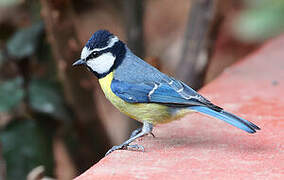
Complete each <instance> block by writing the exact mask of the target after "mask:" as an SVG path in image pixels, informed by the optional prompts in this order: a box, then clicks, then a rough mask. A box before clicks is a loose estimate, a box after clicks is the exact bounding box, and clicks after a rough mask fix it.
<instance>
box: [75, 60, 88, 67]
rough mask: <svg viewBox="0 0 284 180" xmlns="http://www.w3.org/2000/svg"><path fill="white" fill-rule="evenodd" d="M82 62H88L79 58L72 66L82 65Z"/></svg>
mask: <svg viewBox="0 0 284 180" xmlns="http://www.w3.org/2000/svg"><path fill="white" fill-rule="evenodd" d="M82 64H86V62H85V61H84V59H78V60H77V61H76V62H74V63H73V64H72V66H79V65H82Z"/></svg>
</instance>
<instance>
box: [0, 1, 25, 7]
mask: <svg viewBox="0 0 284 180" xmlns="http://www.w3.org/2000/svg"><path fill="white" fill-rule="evenodd" d="M22 2H23V1H21V0H0V6H2V7H9V6H15V5H18V4H20V3H22Z"/></svg>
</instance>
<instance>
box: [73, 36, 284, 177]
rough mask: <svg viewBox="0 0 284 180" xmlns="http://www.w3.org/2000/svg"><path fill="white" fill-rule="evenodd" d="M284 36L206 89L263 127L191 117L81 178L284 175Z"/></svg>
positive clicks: (205, 92) (119, 153) (164, 127)
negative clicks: (244, 128)
mask: <svg viewBox="0 0 284 180" xmlns="http://www.w3.org/2000/svg"><path fill="white" fill-rule="evenodd" d="M283 46H284V36H282V37H278V38H276V39H275V40H272V41H271V42H269V43H268V44H266V45H265V46H264V47H262V48H261V49H260V50H258V51H256V52H255V53H254V54H252V55H250V56H248V57H247V58H245V59H244V60H242V61H240V62H239V63H237V64H235V65H234V66H232V67H230V68H228V69H227V70H226V71H225V72H224V73H223V74H222V75H221V76H220V77H219V78H217V79H216V80H215V81H213V82H212V83H210V84H209V85H207V86H206V87H204V88H203V89H202V90H201V93H202V94H203V95H204V96H206V97H208V98H209V99H211V100H212V101H213V102H214V103H216V104H217V105H220V106H222V107H224V108H225V109H226V110H228V111H230V112H233V113H235V114H237V115H239V116H241V117H244V118H246V119H248V120H250V121H252V122H254V123H256V124H257V125H258V126H259V127H261V128H262V130H261V131H259V132H258V133H256V134H253V135H251V134H248V133H246V132H243V131H241V130H239V129H237V128H234V127H232V126H230V125H228V124H226V123H224V122H222V121H220V120H217V119H212V118H209V117H206V116H203V115H200V114H193V115H188V116H186V117H185V118H183V119H181V120H179V121H175V122H172V123H169V124H165V125H160V126H157V127H156V128H155V129H154V134H155V135H156V138H152V137H151V136H147V137H144V138H142V139H139V140H138V141H136V143H139V144H141V145H143V146H144V147H145V150H146V151H145V152H135V151H116V152H113V153H112V154H110V155H109V156H107V157H105V158H104V159H102V160H101V161H100V162H99V163H97V164H95V165H94V166H93V167H91V168H90V169H89V170H88V171H86V172H85V173H83V174H82V175H81V176H79V177H77V180H86V179H154V178H157V179H189V178H190V179H199V178H202V179H204V178H207V179H213V178H214V179H284V140H283V139H284V98H283V94H284V51H283Z"/></svg>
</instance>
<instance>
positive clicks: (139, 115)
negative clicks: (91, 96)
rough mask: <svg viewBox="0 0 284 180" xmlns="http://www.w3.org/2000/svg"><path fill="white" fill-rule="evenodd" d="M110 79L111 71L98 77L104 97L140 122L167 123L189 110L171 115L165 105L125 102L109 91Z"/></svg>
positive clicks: (111, 77) (111, 76)
mask: <svg viewBox="0 0 284 180" xmlns="http://www.w3.org/2000/svg"><path fill="white" fill-rule="evenodd" d="M112 79H113V72H111V73H110V74H108V75H107V76H105V77H104V78H101V79H99V83H100V85H101V88H102V90H103V92H104V94H105V96H106V98H107V99H108V100H109V101H110V102H111V103H112V104H113V105H114V106H115V107H116V108H117V109H119V110H120V111H121V112H122V113H124V114H126V115H128V116H129V117H131V118H133V119H136V120H138V121H140V122H143V121H147V122H149V123H152V124H160V123H167V122H170V121H173V120H176V119H178V118H181V117H183V116H184V115H185V114H186V113H188V112H190V110H188V109H181V111H179V112H177V113H176V114H175V115H174V116H172V114H171V112H170V109H169V107H168V106H165V105H161V104H154V103H127V102H125V101H123V100H122V99H121V98H119V97H118V96H116V95H115V94H114V93H113V92H112V91H111V87H110V85H111V82H112Z"/></svg>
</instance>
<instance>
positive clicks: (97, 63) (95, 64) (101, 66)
mask: <svg viewBox="0 0 284 180" xmlns="http://www.w3.org/2000/svg"><path fill="white" fill-rule="evenodd" d="M114 61H115V57H114V56H113V55H112V53H110V52H108V53H105V54H102V55H100V56H99V57H97V58H94V59H90V60H88V61H87V65H88V66H89V67H90V68H91V69H92V70H93V71H95V72H97V73H98V74H103V73H106V72H108V71H109V70H110V68H111V67H112V66H113V64H114Z"/></svg>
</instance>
